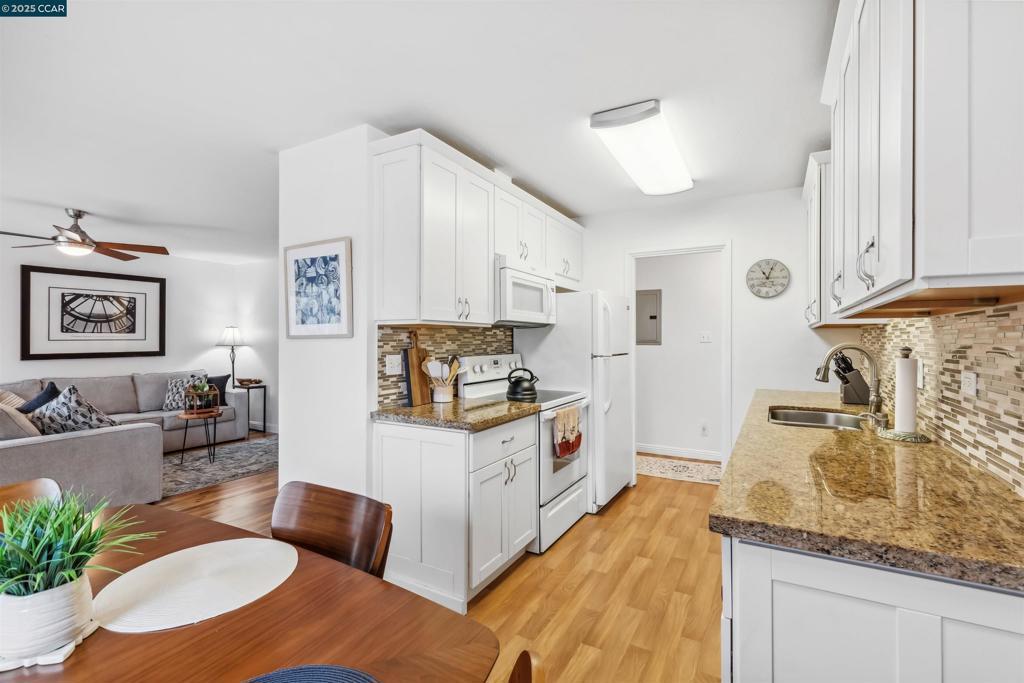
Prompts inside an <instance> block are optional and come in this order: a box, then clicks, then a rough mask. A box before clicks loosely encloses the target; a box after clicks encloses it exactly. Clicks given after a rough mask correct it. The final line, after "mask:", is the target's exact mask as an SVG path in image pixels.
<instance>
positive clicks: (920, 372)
mask: <svg viewBox="0 0 1024 683" xmlns="http://www.w3.org/2000/svg"><path fill="white" fill-rule="evenodd" d="M917 388H918V389H924V358H918V359H917Z"/></svg>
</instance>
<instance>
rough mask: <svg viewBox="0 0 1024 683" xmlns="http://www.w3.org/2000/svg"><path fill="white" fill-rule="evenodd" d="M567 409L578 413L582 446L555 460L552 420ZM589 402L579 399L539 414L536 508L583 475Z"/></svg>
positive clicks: (585, 461)
mask: <svg viewBox="0 0 1024 683" xmlns="http://www.w3.org/2000/svg"><path fill="white" fill-rule="evenodd" d="M570 406H576V407H577V408H579V410H580V431H581V432H582V433H583V443H582V444H581V445H580V449H579V450H578V451H576V452H575V453H573V454H572V455H570V456H566V457H564V458H559V457H558V456H556V455H555V435H554V419H555V413H557V412H558V411H559V410H563V409H565V408H568V407H570ZM589 406H590V399H586V398H585V399H583V400H582V401H576V402H574V403H567V404H565V405H564V406H559V407H557V408H552V409H551V410H545V411H542V412H541V413H540V434H539V435H538V438H539V439H540V442H539V446H540V449H539V450H540V462H539V463H538V469H539V471H540V505H541V507H543V506H544V505H547V504H548V503H549V502H551V500H552V499H553V498H555V497H556V496H558V494H560V493H562V492H563V491H565V490H566V489H567V488H569V487H570V486H572V485H573V484H575V483H576V482H577V481H579V480H580V479H582V478H583V477H585V476H587V463H588V461H589V457H588V453H589V452H590V408H589Z"/></svg>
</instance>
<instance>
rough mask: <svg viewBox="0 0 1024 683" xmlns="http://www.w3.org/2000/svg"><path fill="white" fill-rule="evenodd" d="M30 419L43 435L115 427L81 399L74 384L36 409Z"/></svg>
mask: <svg viewBox="0 0 1024 683" xmlns="http://www.w3.org/2000/svg"><path fill="white" fill-rule="evenodd" d="M30 418H31V419H32V424H34V425H35V426H36V428H37V429H39V431H40V432H42V433H43V434H66V433H67V432H81V431H85V430H87V429H99V428H100V427H114V426H116V425H117V423H116V422H114V421H113V420H112V419H110V418H109V417H108V416H107V415H105V414H104V413H103V412H102V411H101V410H99V409H97V408H96V406H94V405H92V404H91V403H89V401H87V400H86V399H85V398H83V397H82V394H81V393H80V392H79V391H78V388H77V387H76V386H75V385H74V384H72V385H70V386H69V387H68V388H67V389H65V390H64V391H62V392H60V396H58V397H57V398H55V399H53V400H52V401H50V402H49V403H47V404H46V405H44V406H42V407H40V408H37V409H36V410H35V411H34V412H33V413H32V415H31V416H30Z"/></svg>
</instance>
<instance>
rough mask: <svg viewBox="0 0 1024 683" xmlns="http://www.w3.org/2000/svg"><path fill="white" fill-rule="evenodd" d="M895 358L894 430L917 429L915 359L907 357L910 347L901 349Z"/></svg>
mask: <svg viewBox="0 0 1024 683" xmlns="http://www.w3.org/2000/svg"><path fill="white" fill-rule="evenodd" d="M904 350H905V351H906V355H904V356H903V357H902V358H897V359H896V425H895V427H896V431H897V432H916V431H917V359H916V358H909V357H908V356H909V355H910V349H901V350H900V353H901V355H903V352H904Z"/></svg>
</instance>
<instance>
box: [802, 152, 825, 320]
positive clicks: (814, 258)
mask: <svg viewBox="0 0 1024 683" xmlns="http://www.w3.org/2000/svg"><path fill="white" fill-rule="evenodd" d="M821 190H822V184H821V173H820V171H819V170H818V169H815V170H814V171H813V172H812V174H811V178H810V183H809V185H808V187H807V192H806V197H805V199H804V206H805V209H806V211H807V307H806V308H804V318H806V320H807V324H809V325H814V324H816V323H818V322H820V321H821V313H820V308H819V307H818V294H819V292H821Z"/></svg>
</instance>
